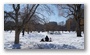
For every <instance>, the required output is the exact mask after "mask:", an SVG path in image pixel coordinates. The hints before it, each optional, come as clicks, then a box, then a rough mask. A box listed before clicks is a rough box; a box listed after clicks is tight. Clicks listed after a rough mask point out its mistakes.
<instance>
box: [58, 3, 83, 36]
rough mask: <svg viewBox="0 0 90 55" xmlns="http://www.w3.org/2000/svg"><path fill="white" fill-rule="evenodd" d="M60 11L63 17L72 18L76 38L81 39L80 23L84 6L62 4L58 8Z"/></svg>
mask: <svg viewBox="0 0 90 55" xmlns="http://www.w3.org/2000/svg"><path fill="white" fill-rule="evenodd" d="M58 8H59V10H62V11H63V12H61V11H60V12H61V15H62V16H64V17H73V18H75V20H76V22H77V36H79V37H81V26H80V21H81V19H82V18H84V5H83V4H62V5H59V6H58Z"/></svg>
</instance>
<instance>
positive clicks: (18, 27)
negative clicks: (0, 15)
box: [5, 4, 39, 44]
mask: <svg viewBox="0 0 90 55" xmlns="http://www.w3.org/2000/svg"><path fill="white" fill-rule="evenodd" d="M38 6H39V4H32V6H31V8H30V9H28V10H26V12H24V14H23V15H22V13H20V4H12V7H13V13H14V15H12V14H11V13H9V12H6V11H5V13H6V14H7V15H9V16H10V17H11V18H12V19H13V20H14V21H15V44H19V34H20V32H21V30H22V28H23V27H24V25H25V24H27V23H28V22H29V20H30V19H31V18H32V17H33V15H34V13H35V11H36V9H37V7H38ZM27 8H29V7H28V4H27ZM20 18H22V22H20V20H19V19H20Z"/></svg>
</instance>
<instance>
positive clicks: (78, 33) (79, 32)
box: [77, 28, 82, 37]
mask: <svg viewBox="0 0 90 55" xmlns="http://www.w3.org/2000/svg"><path fill="white" fill-rule="evenodd" d="M77 37H82V36H81V29H80V28H78V30H77Z"/></svg>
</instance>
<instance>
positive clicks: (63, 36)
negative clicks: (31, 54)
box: [4, 31, 84, 49]
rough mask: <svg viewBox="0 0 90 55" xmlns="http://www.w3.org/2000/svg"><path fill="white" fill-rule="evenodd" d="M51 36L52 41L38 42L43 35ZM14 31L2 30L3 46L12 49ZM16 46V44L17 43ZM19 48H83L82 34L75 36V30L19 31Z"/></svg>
mask: <svg viewBox="0 0 90 55" xmlns="http://www.w3.org/2000/svg"><path fill="white" fill-rule="evenodd" d="M46 35H47V36H48V37H49V38H52V42H40V40H41V39H42V38H45V36H46ZM14 38H15V31H12V32H11V33H10V31H4V48H5V49H14V48H15V47H14V46H15V45H14ZM17 46H18V45H17ZM20 49H84V34H83V33H82V37H77V36H76V32H70V33H69V32H65V31H64V32H63V33H62V32H59V33H58V32H56V33H55V34H50V33H48V32H40V33H38V32H32V33H29V34H27V32H25V35H24V36H22V33H20Z"/></svg>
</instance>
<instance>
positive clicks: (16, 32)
mask: <svg viewBox="0 0 90 55" xmlns="http://www.w3.org/2000/svg"><path fill="white" fill-rule="evenodd" d="M19 34H20V30H19V28H16V30H15V42H14V44H19Z"/></svg>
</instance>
